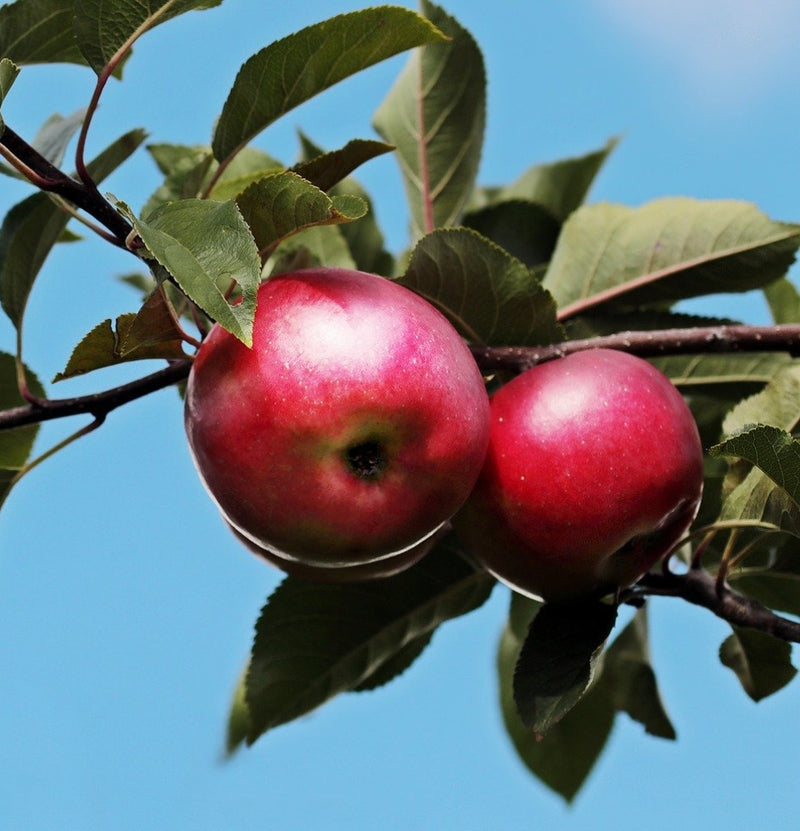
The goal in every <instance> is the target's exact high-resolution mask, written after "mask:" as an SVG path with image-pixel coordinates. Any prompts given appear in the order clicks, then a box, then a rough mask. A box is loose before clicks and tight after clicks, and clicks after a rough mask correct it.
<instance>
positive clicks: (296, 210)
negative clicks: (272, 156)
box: [236, 170, 367, 252]
mask: <svg viewBox="0 0 800 831" xmlns="http://www.w3.org/2000/svg"><path fill="white" fill-rule="evenodd" d="M236 204H237V205H238V206H239V210H240V211H241V213H242V216H243V218H244V221H245V222H246V223H247V225H248V226H249V227H250V230H251V232H252V234H253V238H254V239H255V242H256V246H257V248H258V250H259V251H260V252H269V251H270V250H271V249H273V248H274V247H275V246H276V245H277V243H279V242H280V241H281V240H283V239H285V238H286V237H288V236H291V235H292V234H295V233H297V232H298V231H301V230H303V229H305V228H309V227H311V226H313V225H336V224H339V223H342V222H352V221H353V220H356V219H358V218H359V217H361V216H363V215H364V214H365V213H366V210H367V206H366V204H365V203H364V202H363V200H361V199H360V198H359V197H357V196H355V197H348V196H334V197H330V196H328V195H327V194H326V193H325V192H324V191H322V190H320V189H319V188H318V187H315V186H314V185H312V184H311V183H310V182H307V181H306V180H305V179H303V178H302V177H301V176H299V175H298V174H297V173H294V172H292V171H288V170H284V171H281V172H279V173H271V174H268V175H267V176H264V177H262V178H261V179H259V180H258V181H257V182H254V183H253V184H252V185H250V186H249V187H248V188H247V189H246V190H245V191H243V192H242V193H241V194H239V196H238V197H237V199H236Z"/></svg>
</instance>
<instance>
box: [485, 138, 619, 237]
mask: <svg viewBox="0 0 800 831" xmlns="http://www.w3.org/2000/svg"><path fill="white" fill-rule="evenodd" d="M617 144H618V139H615V138H612V139H610V140H609V141H608V142H606V144H605V146H604V147H602V148H600V149H599V150H595V151H593V152H591V153H587V154H586V155H583V156H577V157H575V158H569V159H562V160H559V161H556V162H548V163H545V164H538V165H535V166H534V167H532V168H530V169H529V170H527V171H526V172H525V173H524V174H523V175H522V176H520V178H519V179H517V180H516V181H514V182H512V183H511V184H510V185H506V186H505V187H503V188H501V189H500V190H499V191H498V193H497V195H496V196H495V198H494V200H493V201H494V202H495V203H501V202H505V201H508V200H520V199H521V200H526V201H528V202H533V203H535V204H537V205H540V206H541V207H543V208H545V209H546V210H547V211H548V213H550V214H551V215H552V216H554V217H555V218H556V219H557V220H558V221H559V222H560V223H563V222H564V221H565V220H566V219H567V217H568V216H569V215H570V214H571V213H572V212H573V211H574V210H576V209H577V208H578V207H580V205H581V204H583V202H584V200H585V199H586V195H587V194H588V192H589V188H590V187H591V185H592V182H593V181H594V179H595V177H596V176H597V174H598V172H599V171H600V168H601V167H602V166H603V164H604V163H605V161H606V159H607V158H608V156H609V155H610V154H611V152H612V151H613V150H614V148H615V147H616V146H617Z"/></svg>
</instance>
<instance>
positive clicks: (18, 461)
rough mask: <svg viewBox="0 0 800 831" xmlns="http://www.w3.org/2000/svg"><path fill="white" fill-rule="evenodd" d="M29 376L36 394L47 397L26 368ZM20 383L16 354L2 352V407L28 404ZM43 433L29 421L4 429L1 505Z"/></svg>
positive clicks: (0, 437)
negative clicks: (21, 393)
mask: <svg viewBox="0 0 800 831" xmlns="http://www.w3.org/2000/svg"><path fill="white" fill-rule="evenodd" d="M25 379H26V382H27V384H28V389H29V390H30V391H31V393H33V395H35V396H37V397H39V398H44V397H45V392H44V388H43V387H42V385H41V383H40V382H39V379H38V378H37V377H36V375H35V374H34V373H33V372H31V370H30V369H28V368H27V367H25ZM25 403H26V402H25V400H24V399H23V398H22V396H21V395H20V393H19V387H18V384H17V364H16V360H15V359H14V356H13V355H9V354H7V353H5V352H0V410H10V409H13V408H14V407H18V406H21V405H23V404H25ZM38 432H39V425H38V424H28V425H25V426H24V427H15V428H14V429H11V430H0V505H2V504H3V502H4V501H5V499H6V497H7V496H8V493H9V491H10V490H11V488H12V487H13V485H14V481H15V478H16V477H17V476H18V475H19V472H20V471H21V470H22V469H23V467H24V466H25V463H26V462H27V461H28V458H29V457H30V454H31V450H32V449H33V443H34V441H35V440H36V435H37V434H38Z"/></svg>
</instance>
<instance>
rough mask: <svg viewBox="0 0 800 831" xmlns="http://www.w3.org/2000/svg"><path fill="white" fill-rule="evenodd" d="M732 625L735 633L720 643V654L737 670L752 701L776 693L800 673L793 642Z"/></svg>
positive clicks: (722, 659)
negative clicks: (794, 660) (795, 664)
mask: <svg viewBox="0 0 800 831" xmlns="http://www.w3.org/2000/svg"><path fill="white" fill-rule="evenodd" d="M732 628H733V634H732V635H731V636H730V637H728V638H727V639H726V640H725V642H724V643H723V644H722V646H721V647H720V651H719V657H720V660H721V661H722V663H723V664H724V665H725V666H726V667H728V668H729V669H732V670H733V671H734V672H735V673H736V676H737V678H738V679H739V681H740V682H741V684H742V687H743V688H744V691H745V692H746V693H747V694H748V695H749V696H750V698H752V699H753V701H761V699H762V698H766V697H767V696H769V695H772V694H773V693H776V692H777V691H778V690H780V689H782V688H783V687H785V686H786V685H787V684H788V683H789V682H790V681H791V680H792V679H793V678H794V676H795V675H797V670H796V669H795V668H794V667H793V666H792V662H791V657H792V645H791V644H790V643H786V642H785V641H782V640H779V639H778V638H774V637H772V635H767V634H765V633H764V632H758V631H756V630H754V629H744V628H741V627H738V626H734V627H732Z"/></svg>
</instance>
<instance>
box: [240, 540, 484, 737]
mask: <svg viewBox="0 0 800 831" xmlns="http://www.w3.org/2000/svg"><path fill="white" fill-rule="evenodd" d="M451 546H452V542H451V541H450V538H445V540H444V541H443V542H442V543H439V544H438V545H437V546H436V548H435V549H434V550H433V551H432V552H431V553H429V554H428V555H427V556H426V557H425V558H423V559H422V560H421V561H420V562H419V563H418V564H417V565H415V566H413V567H412V568H410V569H408V570H407V571H404V572H402V573H400V574H398V575H395V576H393V577H388V578H386V579H381V580H372V581H368V582H364V583H358V584H346V583H345V584H341V585H336V584H326V583H313V582H308V581H303V580H300V579H298V578H293V577H289V578H287V579H286V580H284V581H283V583H281V585H280V586H279V587H278V588H277V589H276V590H275V592H274V593H273V594H272V596H271V597H270V598H269V601H268V602H267V605H266V606H265V607H264V609H263V611H262V613H261V617H260V618H259V621H258V623H257V625H256V636H255V641H254V643H253V651H252V656H251V662H250V669H249V672H248V675H247V693H246V701H247V706H248V709H249V713H250V724H251V733H250V735H249V737H248V740H249V741H251V742H252V741H254V740H255V739H256V738H258V736H260V735H261V734H262V733H264V732H266V731H267V730H269V729H270V728H272V727H276V726H277V725H279V724H283V723H285V722H288V721H291V720H293V719H295V718H298V717H299V716H301V715H303V714H304V713H307V712H310V711H311V710H313V709H315V708H316V707H318V706H320V705H321V704H323V703H324V702H325V701H327V700H329V699H330V698H332V697H333V696H335V695H337V694H338V693H341V692H345V691H347V690H353V689H355V688H357V687H359V685H361V684H363V683H364V682H365V681H366V680H367V679H369V678H370V677H373V678H374V677H375V673H376V672H377V671H378V670H379V669H380V668H381V667H385V666H386V665H387V662H388V661H391V660H393V659H394V658H395V656H397V654H398V653H400V652H401V651H403V650H405V649H407V648H408V645H409V644H412V643H417V644H420V643H421V642H422V639H423V638H424V636H425V635H427V634H428V633H430V632H433V631H434V630H435V629H436V628H437V627H438V626H439V625H440V624H441V623H443V622H444V621H446V620H449V619H450V618H454V617H458V616H460V615H463V614H466V613H467V612H469V611H471V610H473V609H475V608H477V607H478V606H480V605H481V604H482V603H484V602H485V601H486V599H487V598H488V596H489V593H490V592H491V589H492V586H493V585H494V580H493V579H492V578H491V577H489V575H487V574H486V573H485V572H483V571H479V570H475V569H474V568H473V567H472V566H470V565H469V564H468V563H467V562H466V560H464V559H463V558H462V557H460V556H459V554H458V553H457V552H456V551H455V550H454V549H453V548H452V547H451Z"/></svg>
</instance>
